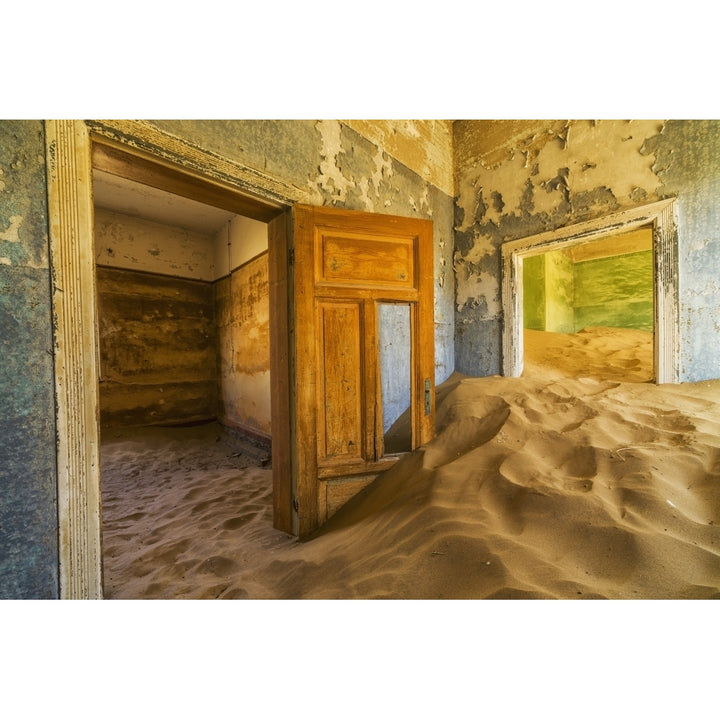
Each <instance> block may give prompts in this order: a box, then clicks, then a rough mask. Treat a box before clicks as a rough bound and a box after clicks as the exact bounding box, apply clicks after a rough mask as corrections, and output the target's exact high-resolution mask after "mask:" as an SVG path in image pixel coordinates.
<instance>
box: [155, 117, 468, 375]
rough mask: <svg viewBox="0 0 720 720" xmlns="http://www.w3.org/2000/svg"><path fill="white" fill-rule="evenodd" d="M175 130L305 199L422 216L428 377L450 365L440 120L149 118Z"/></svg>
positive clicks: (450, 280) (444, 135) (450, 288)
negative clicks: (427, 270) (428, 264)
mask: <svg viewBox="0 0 720 720" xmlns="http://www.w3.org/2000/svg"><path fill="white" fill-rule="evenodd" d="M152 123H153V124H154V125H155V126H156V127H158V128H160V129H162V130H164V131H166V132H169V133H171V134H173V135H176V136H177V137H180V138H183V139H184V140H186V141H188V142H190V143H193V144H196V145H198V146H199V147H203V148H206V149H208V150H211V151H213V152H215V153H218V154H219V155H222V156H223V157H227V158H229V159H231V160H235V161H237V162H240V163H243V164H244V165H247V166H249V167H252V168H256V169H258V170H261V171H262V172H264V173H266V174H268V175H271V176H273V177H275V178H277V179H279V180H282V181H283V182H285V183H289V184H291V185H294V186H296V187H298V188H301V189H302V190H303V191H304V192H305V194H306V200H305V202H307V203H308V204H314V205H332V206H335V207H341V208H346V209H348V210H365V211H369V212H375V213H384V214H391V215H402V216H406V217H421V218H428V219H431V220H432V221H433V227H434V239H435V256H434V264H435V267H434V276H435V363H436V372H435V377H436V381H437V382H441V381H442V380H445V379H446V378H447V377H448V376H449V375H450V374H451V373H452V371H453V370H454V368H455V357H454V347H455V345H454V324H455V314H454V309H453V301H454V293H455V277H454V273H453V270H452V259H453V199H452V190H451V186H452V180H451V178H450V170H449V168H450V167H451V159H450V158H451V151H452V137H451V133H450V128H451V123H449V122H447V121H439V120H434V121H433V120H427V121H417V120H416V121H407V120H392V121H391V120H372V121H366V120H348V121H340V120H153V121H152Z"/></svg>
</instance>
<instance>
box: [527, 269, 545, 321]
mask: <svg viewBox="0 0 720 720" xmlns="http://www.w3.org/2000/svg"><path fill="white" fill-rule="evenodd" d="M523 320H524V324H525V327H526V328H528V330H544V329H545V256H544V255H534V256H533V257H529V258H525V259H524V260H523Z"/></svg>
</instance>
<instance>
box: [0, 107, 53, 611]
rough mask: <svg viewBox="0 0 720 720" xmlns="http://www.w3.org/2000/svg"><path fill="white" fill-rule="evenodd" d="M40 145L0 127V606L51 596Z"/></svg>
mask: <svg viewBox="0 0 720 720" xmlns="http://www.w3.org/2000/svg"><path fill="white" fill-rule="evenodd" d="M47 212H48V211H47V195H46V190H45V139H44V129H43V123H42V122H39V121H11V120H2V121H0V407H1V408H2V415H1V416H0V598H56V597H57V596H58V592H59V588H58V564H57V478H56V455H55V421H54V418H55V401H54V390H53V364H52V363H53V360H52V353H53V342H52V313H51V305H50V267H49V252H48V215H47Z"/></svg>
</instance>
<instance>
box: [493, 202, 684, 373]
mask: <svg viewBox="0 0 720 720" xmlns="http://www.w3.org/2000/svg"><path fill="white" fill-rule="evenodd" d="M643 229H645V230H646V231H649V232H651V233H652V273H653V277H652V307H653V318H652V335H653V348H652V356H653V362H652V364H653V375H654V380H655V382H656V383H677V382H679V350H678V348H679V343H678V337H679V291H678V272H677V262H678V260H677V245H678V225H677V210H676V207H675V201H674V200H673V199H669V200H662V201H660V202H657V203H652V204H650V205H645V206H641V207H637V208H632V209H630V210H624V211H621V212H618V213H614V214H612V215H608V216H605V217H602V218H598V219H596V220H590V221H587V222H582V223H577V224H575V225H568V226H566V227H564V228H559V229H557V230H552V231H548V232H544V233H541V234H539V235H533V236H530V237H526V238H521V239H519V240H513V241H510V242H507V243H505V244H503V246H502V249H501V252H502V309H503V326H502V348H503V374H504V375H505V376H507V377H519V376H520V375H521V374H522V372H523V367H524V307H525V292H524V282H523V276H524V264H525V262H526V261H528V260H530V262H531V263H532V258H533V257H535V256H538V255H543V254H545V253H548V252H555V251H568V250H571V249H574V248H582V247H583V246H585V247H591V246H590V245H589V243H593V242H594V241H606V242H610V243H612V238H614V237H619V236H623V235H625V234H627V233H633V232H636V231H640V232H641V233H642V232H643ZM595 247H603V245H598V246H595ZM577 252H578V253H582V252H583V251H582V250H579V251H577Z"/></svg>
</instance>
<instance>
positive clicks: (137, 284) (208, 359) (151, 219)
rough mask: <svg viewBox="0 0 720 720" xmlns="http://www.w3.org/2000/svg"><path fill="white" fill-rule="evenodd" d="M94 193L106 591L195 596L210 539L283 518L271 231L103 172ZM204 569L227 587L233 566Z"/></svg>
mask: <svg viewBox="0 0 720 720" xmlns="http://www.w3.org/2000/svg"><path fill="white" fill-rule="evenodd" d="M93 191H94V192H93V197H94V237H95V259H96V287H97V308H98V333H97V335H98V348H99V352H98V359H99V410H100V433H101V438H100V462H101V473H100V474H101V497H102V510H103V512H102V532H103V575H104V594H105V596H106V597H108V596H109V597H116V596H117V593H118V592H125V593H127V592H128V590H129V589H130V588H131V587H132V584H133V582H137V576H138V575H141V576H142V577H143V579H144V580H146V581H147V579H148V578H152V577H160V578H161V577H164V576H166V575H167V573H168V572H180V571H182V576H181V577H180V576H179V577H178V578H176V582H177V583H180V585H176V589H175V591H176V592H183V593H185V594H187V593H188V592H190V591H191V588H192V583H193V581H195V582H197V579H198V576H197V572H198V570H197V569H196V568H197V566H198V563H199V561H202V560H206V558H205V559H202V558H198V557H197V551H198V550H199V549H200V548H201V547H202V546H203V543H205V546H206V547H209V542H210V537H211V536H214V537H215V543H216V544H217V545H219V546H225V547H231V546H232V544H233V542H235V543H237V540H233V539H234V538H237V537H239V534H238V531H240V530H241V529H242V528H244V526H245V525H246V524H248V523H253V524H258V523H261V524H262V523H263V522H264V523H265V524H267V525H270V524H272V498H271V496H272V471H271V470H270V469H269V460H270V443H271V416H270V398H271V376H270V343H269V316H270V312H269V311H270V302H269V300H270V298H269V279H268V228H267V224H266V223H263V222H261V221H258V220H253V219H251V218H247V217H245V216H241V215H236V214H234V213H232V212H230V211H227V210H223V209H221V208H216V207H212V206H209V205H206V204H203V203H198V202H197V201H195V200H191V199H188V198H183V197H181V196H178V195H175V194H172V193H168V192H165V191H163V190H160V189H157V188H154V187H151V186H147V185H142V184H140V183H136V182H134V181H132V180H129V179H127V178H125V177H122V176H116V175H112V174H110V173H107V172H105V171H103V170H99V169H97V168H94V170H93ZM261 468H262V469H261ZM263 478H264V482H263ZM249 498H253V502H250V501H249ZM220 507H222V508H223V510H225V511H228V510H229V509H230V508H231V507H232V508H234V512H233V516H232V517H231V518H230V520H229V521H228V523H225V524H228V527H227V528H225V527H224V526H223V523H222V522H218V521H213V516H217V513H218V509H219V508H220ZM249 508H252V511H250V510H249ZM189 541H191V542H189ZM186 546H189V547H192V548H193V550H194V552H190V550H189V547H186ZM208 552H209V551H208ZM193 560H194V562H193ZM157 565H162V566H163V567H156V566H157ZM200 567H202V568H203V570H204V571H205V573H210V574H211V575H216V576H217V581H218V582H219V583H220V585H219V586H218V587H220V588H222V581H223V579H224V576H223V575H222V573H223V572H228V571H229V569H230V568H232V567H233V562H232V560H231V559H230V558H229V557H228V558H224V560H223V562H215V563H214V564H213V563H210V564H208V563H207V562H204V563H203V564H201V565H200ZM183 581H184V583H185V586H186V588H187V589H186V590H184V591H181V590H180V589H179V588H180V587H181V586H182V584H183ZM161 584H162V583H160V585H161ZM151 586H152V583H151Z"/></svg>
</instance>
